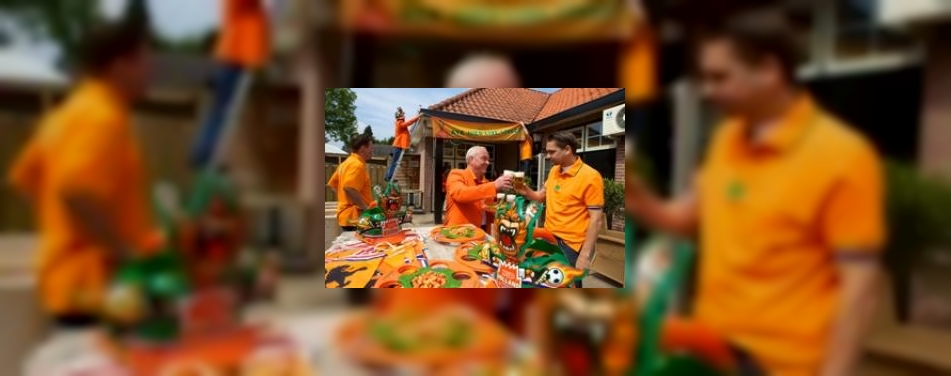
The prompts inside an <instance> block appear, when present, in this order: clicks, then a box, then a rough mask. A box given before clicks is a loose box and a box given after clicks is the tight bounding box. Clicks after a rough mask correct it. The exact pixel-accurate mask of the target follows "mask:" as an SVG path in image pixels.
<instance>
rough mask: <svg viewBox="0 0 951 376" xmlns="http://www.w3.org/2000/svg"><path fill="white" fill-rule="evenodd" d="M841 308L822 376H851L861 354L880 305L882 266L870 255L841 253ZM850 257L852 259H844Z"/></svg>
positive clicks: (830, 339) (833, 327)
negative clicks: (876, 309)
mask: <svg viewBox="0 0 951 376" xmlns="http://www.w3.org/2000/svg"><path fill="white" fill-rule="evenodd" d="M840 255H843V256H840V260H839V261H838V270H839V280H840V284H841V285H840V286H841V288H840V290H839V291H840V293H839V306H838V310H837V313H836V316H835V318H834V321H833V324H832V333H831V336H830V338H829V347H828V349H829V350H828V354H829V355H828V358H827V359H826V362H825V363H824V364H823V368H822V371H821V373H820V375H822V376H849V375H853V374H854V372H855V365H856V362H857V360H858V358H859V356H860V355H861V353H862V343H863V342H864V339H865V333H866V332H867V331H868V327H869V324H870V323H871V321H872V319H873V317H874V313H875V308H876V306H877V303H878V295H877V294H878V289H877V287H878V280H879V275H880V272H879V265H878V260H877V258H876V257H875V256H874V255H873V254H870V253H866V252H861V253H840ZM844 255H850V256H844Z"/></svg>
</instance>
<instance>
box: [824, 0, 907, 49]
mask: <svg viewBox="0 0 951 376" xmlns="http://www.w3.org/2000/svg"><path fill="white" fill-rule="evenodd" d="M830 3H835V5H834V8H832V9H834V12H835V28H836V30H835V41H834V42H833V43H834V44H835V48H834V50H835V52H834V55H835V58H836V59H849V58H856V57H864V56H868V55H871V54H876V53H883V52H900V51H905V50H908V49H910V48H911V47H913V46H914V45H915V41H914V39H913V38H911V37H910V36H909V35H908V34H907V33H905V32H903V31H901V30H896V29H887V28H883V27H881V26H879V25H878V22H877V20H876V18H877V14H876V8H877V2H876V1H874V0H844V1H835V2H830ZM830 8H831V7H830Z"/></svg>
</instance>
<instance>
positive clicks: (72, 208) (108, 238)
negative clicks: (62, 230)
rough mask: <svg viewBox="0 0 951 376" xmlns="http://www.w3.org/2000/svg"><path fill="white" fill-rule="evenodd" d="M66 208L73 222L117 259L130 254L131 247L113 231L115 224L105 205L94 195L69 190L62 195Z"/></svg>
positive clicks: (127, 256)
mask: <svg viewBox="0 0 951 376" xmlns="http://www.w3.org/2000/svg"><path fill="white" fill-rule="evenodd" d="M62 197H63V200H64V202H65V203H66V209H67V212H68V213H69V215H70V217H71V218H72V220H73V222H74V223H76V224H77V225H79V227H80V229H82V231H83V232H84V233H86V234H89V235H90V236H92V237H93V239H94V240H95V241H96V242H97V243H98V244H101V245H103V246H104V247H106V248H107V249H108V250H109V251H110V252H111V253H112V255H113V256H114V257H115V258H116V259H117V260H125V259H128V258H129V257H131V256H132V253H133V251H132V247H131V246H129V245H128V244H126V243H125V242H124V241H122V237H121V236H119V234H118V233H116V231H115V228H116V226H115V224H114V223H112V221H110V220H109V216H108V215H107V214H106V213H107V210H106V209H105V207H106V205H105V204H104V203H103V201H102V200H99V199H98V198H96V196H95V195H93V194H89V193H85V192H81V191H71V192H66V193H64V194H63V195H62Z"/></svg>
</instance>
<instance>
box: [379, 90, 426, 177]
mask: <svg viewBox="0 0 951 376" xmlns="http://www.w3.org/2000/svg"><path fill="white" fill-rule="evenodd" d="M416 120H419V115H418V114H417V115H416V116H413V117H412V118H410V119H409V120H406V114H405V113H403V107H397V108H396V122H395V123H394V127H395V129H394V132H395V134H396V137H394V138H393V153H392V157H393V159H391V160H390V166H389V168H387V169H386V176H385V177H384V178H383V180H386V181H390V179H392V178H393V174H395V173H396V167H397V162H399V160H400V157H401V156H402V155H403V153H405V152H406V149H409V127H410V126H411V125H413V124H414V123H416Z"/></svg>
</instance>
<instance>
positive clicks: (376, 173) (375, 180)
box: [324, 162, 386, 201]
mask: <svg viewBox="0 0 951 376" xmlns="http://www.w3.org/2000/svg"><path fill="white" fill-rule="evenodd" d="M337 166H339V165H338V164H333V163H331V164H328V165H327V176H326V177H325V178H324V191H325V193H326V195H327V196H326V201H337V190H335V189H333V188H331V187H329V186H327V183H329V182H330V177H331V176H333V174H334V172H335V171H337ZM367 170H369V172H370V186H371V187H373V186H375V185H377V184H382V183H383V178H384V177H385V176H386V166H385V165H380V164H376V163H372V162H371V163H367Z"/></svg>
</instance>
